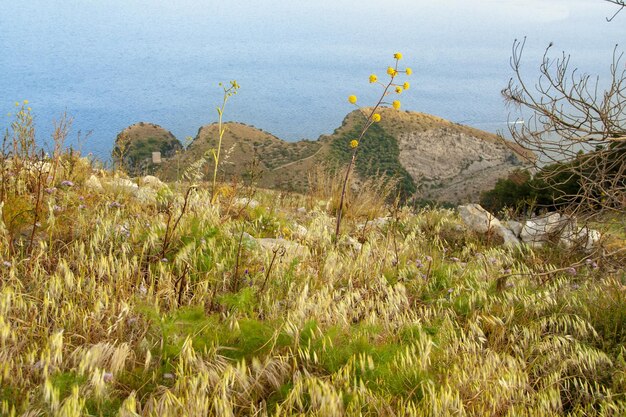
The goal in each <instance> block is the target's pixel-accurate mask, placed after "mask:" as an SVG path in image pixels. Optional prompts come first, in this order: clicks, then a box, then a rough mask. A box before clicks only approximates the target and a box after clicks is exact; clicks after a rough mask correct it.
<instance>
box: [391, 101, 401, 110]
mask: <svg viewBox="0 0 626 417" xmlns="http://www.w3.org/2000/svg"><path fill="white" fill-rule="evenodd" d="M391 107H393V108H394V109H396V110H398V109H399V108H400V101H399V100H394V101H393V103H391Z"/></svg>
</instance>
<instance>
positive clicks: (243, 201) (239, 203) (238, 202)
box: [234, 197, 260, 208]
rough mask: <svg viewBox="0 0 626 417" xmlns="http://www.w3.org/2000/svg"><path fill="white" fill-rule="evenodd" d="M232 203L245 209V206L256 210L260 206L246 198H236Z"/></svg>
mask: <svg viewBox="0 0 626 417" xmlns="http://www.w3.org/2000/svg"><path fill="white" fill-rule="evenodd" d="M234 203H235V205H237V206H239V207H245V206H246V205H247V206H248V207H250V208H256V207H258V206H259V204H260V203H259V202H258V201H256V200H254V199H251V198H247V197H243V198H236V199H235V201H234Z"/></svg>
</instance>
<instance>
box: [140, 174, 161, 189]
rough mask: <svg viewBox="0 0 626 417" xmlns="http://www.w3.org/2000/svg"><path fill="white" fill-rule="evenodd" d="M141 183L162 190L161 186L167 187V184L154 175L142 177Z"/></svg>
mask: <svg viewBox="0 0 626 417" xmlns="http://www.w3.org/2000/svg"><path fill="white" fill-rule="evenodd" d="M140 182H141V185H142V186H144V187H150V188H153V189H155V190H160V189H161V188H164V187H167V185H166V184H165V183H164V182H163V181H161V180H160V179H158V178H157V177H155V176H154V175H146V176H145V177H143V178H142V179H141V181H140Z"/></svg>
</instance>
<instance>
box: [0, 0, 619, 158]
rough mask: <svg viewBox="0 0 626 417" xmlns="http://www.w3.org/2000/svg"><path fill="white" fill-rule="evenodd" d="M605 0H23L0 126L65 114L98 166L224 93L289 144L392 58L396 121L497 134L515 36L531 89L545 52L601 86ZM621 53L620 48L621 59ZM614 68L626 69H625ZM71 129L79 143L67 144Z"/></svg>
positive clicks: (606, 40)
mask: <svg viewBox="0 0 626 417" xmlns="http://www.w3.org/2000/svg"><path fill="white" fill-rule="evenodd" d="M614 12H615V8H613V7H611V6H610V5H609V4H608V3H607V2H603V1H600V0H525V1H521V0H474V1H462V0H442V1H436V2H434V1H430V0H413V1H409V0H395V1H390V2H381V1H372V0H361V1H356V0H343V1H342V0H334V1H330V0H319V1H310V0H291V1H284V0H281V1H278V0H240V1H213V0H178V1H173V0H171V1H166V0H141V1H140V0H108V1H97V0H63V1H59V0H30V1H28V2H8V1H7V2H3V4H2V7H1V8H0V127H2V128H5V127H7V126H8V125H9V123H10V120H11V117H9V116H8V115H7V113H10V112H12V111H13V109H14V104H13V103H14V102H15V101H21V100H24V99H28V100H29V105H30V106H31V107H32V111H33V113H34V114H35V118H36V124H37V129H38V140H39V141H40V142H42V143H43V142H46V141H47V140H48V139H49V137H50V134H51V132H52V122H53V120H54V119H58V118H59V116H60V115H61V114H62V113H63V112H67V113H68V114H69V115H70V116H72V117H73V119H74V122H73V129H72V133H71V135H70V137H69V138H68V143H69V144H73V145H74V146H80V147H81V149H82V151H83V153H87V152H92V153H93V154H94V155H96V156H98V157H100V158H103V159H106V158H108V155H109V153H110V150H111V148H112V146H113V141H114V140H115V136H116V135H117V133H118V132H119V131H120V130H122V129H123V128H124V127H126V126H128V125H130V124H133V123H136V122H139V121H147V122H153V123H157V124H159V125H161V126H163V127H164V128H166V129H168V130H170V131H172V132H173V133H174V134H175V135H176V136H177V137H178V138H179V139H181V140H182V139H184V138H185V137H187V136H194V135H195V133H196V132H197V129H198V128H199V127H200V126H201V125H203V124H206V123H210V122H214V121H216V119H217V113H216V111H215V108H216V106H217V105H219V104H220V101H221V91H220V89H219V87H218V83H219V82H228V81H229V80H232V79H236V80H237V81H238V82H239V84H240V85H241V90H240V93H239V94H238V95H237V96H235V97H233V98H232V99H231V100H230V101H229V102H228V105H227V108H226V112H225V118H226V119H228V120H237V121H241V122H244V123H247V124H251V125H254V126H256V127H259V128H262V129H263V130H265V131H268V132H271V133H273V134H275V135H277V136H278V137H280V138H283V139H285V140H290V141H293V140H298V139H302V138H306V139H317V138H318V137H319V136H320V135H322V134H327V133H331V132H332V131H333V130H334V129H335V128H336V127H337V126H339V125H340V124H341V121H342V119H343V117H344V116H345V114H346V113H347V112H349V111H350V110H352V107H351V106H350V105H349V104H348V103H347V101H346V97H347V96H348V95H349V94H356V95H358V96H359V104H362V105H368V104H372V102H373V101H374V100H375V98H376V97H377V94H378V93H379V90H377V88H376V87H375V86H372V85H369V84H368V82H367V79H368V76H369V74H370V73H372V72H375V73H377V74H378V75H379V77H381V78H382V77H383V76H384V73H385V69H386V68H387V66H388V65H390V64H391V63H392V55H393V53H394V52H396V51H401V52H402V53H403V55H404V58H403V60H402V62H401V66H402V67H404V66H409V67H411V68H412V69H413V75H412V76H411V77H410V79H409V80H408V81H410V82H411V85H412V87H411V89H410V90H408V91H406V92H404V93H403V94H402V96H401V97H400V99H401V100H402V106H403V109H407V110H413V111H421V112H426V113H431V114H436V115H438V116H441V117H444V118H446V119H449V120H452V121H455V122H459V123H463V124H468V125H471V126H475V127H478V128H481V129H484V130H488V131H492V132H496V131H505V130H506V128H507V124H506V122H507V117H508V114H509V111H510V109H507V108H506V106H505V105H504V103H503V101H502V98H501V96H500V91H501V89H502V88H503V87H505V86H506V84H507V82H508V80H509V78H510V77H511V76H512V75H513V73H512V71H511V69H510V67H509V57H510V54H511V46H512V43H513V40H514V39H515V38H522V37H524V36H527V46H526V51H525V60H524V62H525V69H526V71H527V73H528V75H529V79H530V80H532V79H533V77H534V76H535V75H536V68H537V66H538V63H539V60H540V57H541V54H542V53H543V50H544V48H545V47H546V46H547V44H548V43H549V42H554V44H555V47H554V51H555V52H557V53H560V51H563V50H564V51H566V52H568V53H571V54H572V65H573V66H577V67H580V68H581V70H582V71H584V72H589V73H592V74H600V75H601V76H606V75H607V74H608V68H609V64H610V62H611V58H612V54H613V50H614V47H615V44H617V43H620V42H621V41H623V40H624V37H625V35H626V29H624V28H626V24H624V21H625V19H626V12H624V13H623V15H618V16H617V17H616V19H615V21H613V22H611V23H607V22H606V17H610V16H611V15H612V14H613V13H614ZM618 50H623V49H622V48H618ZM622 65H623V62H622ZM78 132H81V136H83V137H84V136H85V134H86V133H87V132H90V134H89V136H88V138H87V140H85V141H83V142H82V143H80V144H78V143H77V136H78Z"/></svg>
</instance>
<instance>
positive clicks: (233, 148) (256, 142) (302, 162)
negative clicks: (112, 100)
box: [133, 108, 532, 203]
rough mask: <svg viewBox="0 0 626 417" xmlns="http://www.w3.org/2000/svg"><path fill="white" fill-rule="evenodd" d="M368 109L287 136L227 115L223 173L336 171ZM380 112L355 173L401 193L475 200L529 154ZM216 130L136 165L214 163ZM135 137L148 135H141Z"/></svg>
mask: <svg viewBox="0 0 626 417" xmlns="http://www.w3.org/2000/svg"><path fill="white" fill-rule="evenodd" d="M369 110H370V109H368V108H364V109H361V110H358V111H353V112H351V113H349V114H348V115H347V116H346V117H345V119H344V120H343V123H342V125H341V126H340V127H338V128H337V129H335V131H334V132H333V133H332V134H330V135H323V136H321V137H320V138H319V139H318V140H315V141H310V140H302V141H298V142H286V141H283V140H281V139H279V138H277V137H276V136H274V135H272V134H269V133H267V132H264V131H262V130H260V129H257V128H255V127H253V126H248V125H245V124H241V123H235V122H230V123H226V124H225V128H226V130H225V133H224V136H223V139H222V149H223V162H224V163H223V164H221V166H220V171H219V173H220V178H221V179H222V180H223V181H231V180H233V179H239V180H241V179H243V178H246V177H249V176H250V175H252V176H254V177H255V178H256V181H257V183H258V184H259V185H260V186H262V187H265V188H273V189H280V190H286V191H297V192H306V191H307V190H309V188H310V186H311V184H310V183H309V177H310V176H311V175H315V174H316V172H317V170H319V169H320V167H323V169H325V170H328V171H337V170H341V167H343V165H344V164H346V163H347V161H348V160H349V159H350V157H351V153H350V147H349V145H348V144H349V143H350V141H351V140H352V139H354V138H355V137H357V136H358V135H359V132H360V130H361V129H362V127H363V125H364V123H366V121H367V118H366V117H365V116H364V115H365V114H366V113H367V112H368V111H369ZM380 112H381V115H382V120H381V122H380V123H377V124H375V125H373V126H371V128H370V129H369V130H368V131H367V132H366V135H365V137H364V138H363V140H362V141H361V147H360V149H359V158H358V159H357V162H356V175H357V176H358V178H359V179H360V181H361V182H362V181H365V180H366V179H367V178H370V177H371V176H386V177H387V178H388V179H393V182H394V184H395V185H394V186H395V192H396V193H398V194H400V195H401V196H403V197H404V198H405V199H408V198H413V197H415V198H421V199H428V200H434V201H439V202H452V203H458V202H466V201H478V199H479V197H480V194H481V193H482V192H484V191H487V190H490V189H491V188H492V187H493V186H494V185H495V184H496V181H497V180H498V179H501V178H506V177H507V175H509V174H510V173H511V172H513V171H514V170H516V169H519V168H520V167H523V166H525V164H526V162H527V161H528V160H529V158H532V155H530V154H528V153H527V152H525V151H524V150H523V149H522V148H520V147H519V146H517V145H516V144H514V143H509V142H506V141H504V140H503V139H501V138H498V137H497V136H496V135H493V134H491V133H487V132H483V131H480V130H478V129H474V128H471V127H468V126H462V125H459V124H455V123H452V122H449V121H447V120H444V119H441V118H439V117H436V116H431V115H427V114H423V113H416V112H400V111H396V110H393V109H390V108H382V109H381V110H380ZM135 126H136V125H135ZM218 137H219V133H218V125H217V124H215V123H214V124H211V125H207V126H203V127H201V128H200V129H199V130H198V134H197V135H196V137H195V138H194V139H193V141H191V143H190V144H189V146H188V147H187V148H186V150H185V151H184V152H182V151H181V152H178V153H176V154H175V155H174V154H168V155H164V156H166V158H165V161H164V162H163V164H161V165H159V166H155V165H150V164H148V165H147V166H145V167H144V168H143V171H141V167H137V169H134V170H133V172H143V173H156V175H158V176H159V177H161V178H163V179H167V180H170V181H172V180H176V179H180V178H181V175H182V173H183V171H184V167H187V166H189V165H191V164H194V163H196V162H197V161H199V160H201V159H204V160H207V161H209V163H210V164H211V163H212V154H211V152H212V150H215V149H217V147H218V146H217V142H218ZM135 140H136V141H139V142H141V143H143V144H145V143H146V139H145V138H144V139H139V138H135ZM153 147H154V150H157V146H156V145H155V146H153ZM144 148H145V146H144V145H142V149H144ZM208 173H209V172H208V171H207V174H208Z"/></svg>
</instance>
